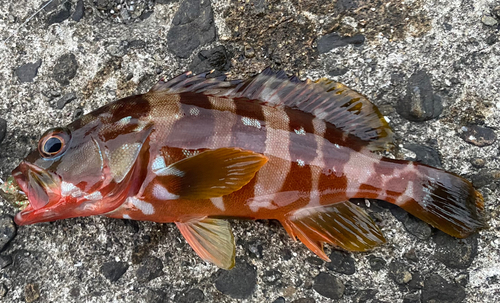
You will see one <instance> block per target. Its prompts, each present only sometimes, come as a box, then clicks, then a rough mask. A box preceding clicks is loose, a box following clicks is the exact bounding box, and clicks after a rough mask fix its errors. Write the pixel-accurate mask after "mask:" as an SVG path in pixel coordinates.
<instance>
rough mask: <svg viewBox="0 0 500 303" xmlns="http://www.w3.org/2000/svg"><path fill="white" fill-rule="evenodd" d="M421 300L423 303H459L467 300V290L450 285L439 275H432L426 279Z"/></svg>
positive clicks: (453, 284)
mask: <svg viewBox="0 0 500 303" xmlns="http://www.w3.org/2000/svg"><path fill="white" fill-rule="evenodd" d="M420 298H421V299H422V303H459V302H462V301H463V300H464V299H465V290H464V288H463V287H461V286H459V285H457V284H455V283H448V282H447V281H446V280H445V279H444V278H443V277H441V276H440V275H438V274H432V275H431V276H430V277H428V278H427V279H425V282H424V288H423V289H422V295H421V297H420Z"/></svg>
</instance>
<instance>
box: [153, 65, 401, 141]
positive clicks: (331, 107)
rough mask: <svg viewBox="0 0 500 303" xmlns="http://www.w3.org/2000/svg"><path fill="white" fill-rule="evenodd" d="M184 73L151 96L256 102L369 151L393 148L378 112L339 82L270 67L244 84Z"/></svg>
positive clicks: (163, 85) (388, 129) (154, 88)
mask: <svg viewBox="0 0 500 303" xmlns="http://www.w3.org/2000/svg"><path fill="white" fill-rule="evenodd" d="M206 75H207V74H200V75H197V76H191V74H190V73H184V74H182V75H180V76H178V77H176V78H173V79H171V80H170V81H168V82H160V83H158V84H157V85H155V86H154V87H153V88H152V89H151V91H150V92H151V93H158V92H163V93H170V94H173V93H186V92H194V93H203V94H206V95H211V96H219V97H228V98H246V99H250V100H258V101H260V102H263V103H266V104H268V105H272V106H289V107H292V108H297V109H300V110H302V111H304V112H307V113H310V114H312V115H314V116H315V117H317V118H320V119H323V120H325V121H327V122H329V123H331V124H333V125H335V127H337V128H339V129H341V130H343V131H345V132H346V133H348V134H350V135H353V136H356V137H358V138H359V139H361V140H363V141H366V142H369V144H368V148H369V149H370V150H386V149H389V148H390V147H391V146H392V144H393V143H392V140H393V133H392V130H391V128H390V127H389V124H388V123H387V121H386V120H385V118H384V117H383V116H382V114H381V113H380V111H379V110H378V109H377V107H376V106H375V105H373V104H372V103H371V102H370V101H368V99H367V98H366V97H364V96H363V95H361V94H359V93H358V92H356V91H354V90H352V89H350V88H348V87H346V86H345V85H343V84H340V83H338V82H335V81H332V80H329V79H326V78H321V79H319V80H317V81H314V82H313V81H311V80H306V81H300V80H299V79H298V78H297V77H289V76H287V75H286V73H285V72H284V71H278V72H274V71H272V70H271V69H270V68H267V69H265V70H264V71H262V73H260V74H258V75H256V76H254V77H252V78H249V79H248V80H244V81H239V80H236V81H225V77H218V78H210V79H208V78H206Z"/></svg>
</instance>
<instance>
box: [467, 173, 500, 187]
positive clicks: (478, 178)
mask: <svg viewBox="0 0 500 303" xmlns="http://www.w3.org/2000/svg"><path fill="white" fill-rule="evenodd" d="M471 179H472V180H471V181H472V184H473V185H474V187H476V188H480V187H483V186H486V185H489V184H491V183H493V182H495V181H498V180H500V170H486V169H485V170H481V171H480V172H478V173H477V174H475V175H474V176H472V178H471Z"/></svg>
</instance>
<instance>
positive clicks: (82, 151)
mask: <svg viewBox="0 0 500 303" xmlns="http://www.w3.org/2000/svg"><path fill="white" fill-rule="evenodd" d="M56 172H57V174H58V175H59V176H61V179H62V181H63V182H66V183H71V184H74V185H76V184H80V185H84V188H81V189H82V190H83V191H84V192H88V191H89V190H90V189H91V188H92V187H93V186H94V185H95V184H96V183H98V182H100V181H101V180H102V174H103V158H102V155H101V151H100V148H99V146H98V145H97V143H96V142H95V141H94V140H88V141H86V142H83V143H79V144H78V145H75V146H72V147H71V148H70V149H68V150H67V152H66V153H65V154H64V155H63V156H62V157H61V159H60V161H59V163H58V166H57V170H56Z"/></svg>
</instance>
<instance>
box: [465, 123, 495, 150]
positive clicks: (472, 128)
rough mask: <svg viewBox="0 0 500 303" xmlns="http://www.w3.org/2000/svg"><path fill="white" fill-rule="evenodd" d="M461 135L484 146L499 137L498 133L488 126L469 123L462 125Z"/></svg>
mask: <svg viewBox="0 0 500 303" xmlns="http://www.w3.org/2000/svg"><path fill="white" fill-rule="evenodd" d="M461 137H462V139H464V141H465V142H467V143H470V144H472V145H476V146H479V147H483V146H488V145H492V144H493V143H494V142H495V140H496V139H497V134H496V133H495V132H494V131H493V130H492V129H491V128H488V127H482V126H479V125H469V126H463V127H462V134H461Z"/></svg>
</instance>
